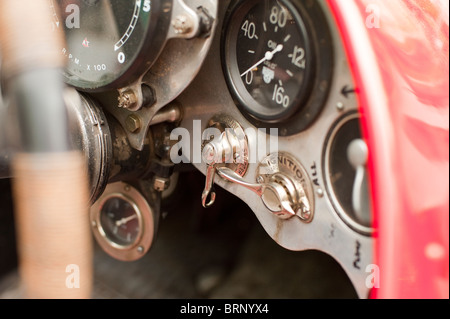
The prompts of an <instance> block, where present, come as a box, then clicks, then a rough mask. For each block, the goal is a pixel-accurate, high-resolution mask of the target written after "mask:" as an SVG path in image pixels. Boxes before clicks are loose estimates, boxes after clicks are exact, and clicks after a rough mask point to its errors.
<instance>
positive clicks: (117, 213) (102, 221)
mask: <svg viewBox="0 0 450 319" xmlns="http://www.w3.org/2000/svg"><path fill="white" fill-rule="evenodd" d="M90 218H91V224H92V229H93V232H94V236H95V238H96V240H97V242H98V243H99V245H100V246H101V247H102V248H103V250H104V251H105V252H107V253H108V254H109V255H111V256H112V257H114V258H116V259H119V260H124V261H133V260H137V259H139V258H141V257H142V256H144V254H145V253H146V252H147V251H148V249H149V248H150V246H151V244H152V241H153V237H154V232H155V231H154V227H155V223H154V217H153V211H152V209H151V208H150V206H149V204H148V201H147V199H146V198H145V197H144V196H143V195H142V193H140V192H139V191H138V190H137V189H136V188H134V187H132V186H130V185H128V184H126V183H114V184H110V185H108V186H107V188H106V189H105V192H104V193H103V195H102V196H101V197H100V198H99V199H98V200H97V201H96V202H95V203H94V205H93V206H92V207H91V213H90Z"/></svg>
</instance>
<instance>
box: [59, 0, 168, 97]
mask: <svg viewBox="0 0 450 319" xmlns="http://www.w3.org/2000/svg"><path fill="white" fill-rule="evenodd" d="M171 3H172V1H169V0H158V1H153V0H127V1H124V0H82V1H80V0H53V2H52V7H53V9H54V12H55V16H54V26H55V27H56V28H63V29H64V33H65V38H66V45H65V47H63V48H61V53H62V54H63V55H64V56H65V57H66V58H67V68H66V73H65V77H66V82H67V83H68V84H71V85H73V86H75V87H77V88H79V89H84V90H101V89H105V88H112V87H114V88H117V87H122V86H126V85H128V84H130V83H132V82H133V81H134V80H136V79H137V77H138V76H139V75H141V74H142V71H143V70H146V69H148V68H149V67H150V66H151V65H152V63H153V62H154V61H155V60H156V58H157V57H158V55H159V53H160V52H161V50H162V47H163V45H164V42H165V40H166V36H167V33H168V29H169V24H170V23H169V22H170V14H171ZM57 12H59V13H60V14H57Z"/></svg>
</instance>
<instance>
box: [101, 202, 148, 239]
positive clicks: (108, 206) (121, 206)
mask: <svg viewBox="0 0 450 319" xmlns="http://www.w3.org/2000/svg"><path fill="white" fill-rule="evenodd" d="M100 223H101V228H102V230H103V232H104V233H105V236H106V238H108V240H110V241H111V242H113V243H114V244H116V245H119V246H125V247H126V246H131V245H133V244H134V243H135V242H136V240H137V239H138V237H139V234H140V228H141V227H140V218H139V215H138V211H137V209H136V208H135V207H134V206H133V205H132V204H131V203H130V202H129V201H127V200H125V199H124V198H122V197H111V198H109V199H108V200H107V201H106V202H105V203H104V204H103V206H102V208H101V211H100Z"/></svg>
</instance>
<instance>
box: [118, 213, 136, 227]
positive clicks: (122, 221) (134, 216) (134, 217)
mask: <svg viewBox="0 0 450 319" xmlns="http://www.w3.org/2000/svg"><path fill="white" fill-rule="evenodd" d="M136 218H137V216H136V215H132V216H130V217H126V218H122V219H121V220H118V221H116V226H117V227H120V226H122V225H123V224H126V223H128V222H130V221H132V220H133V219H136Z"/></svg>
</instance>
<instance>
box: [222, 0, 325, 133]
mask: <svg viewBox="0 0 450 319" xmlns="http://www.w3.org/2000/svg"><path fill="white" fill-rule="evenodd" d="M303 5H304V4H302V1H298V0H292V1H290V0H263V1H260V0H245V1H244V0H237V1H235V2H234V4H233V5H231V6H230V9H229V13H228V16H227V19H226V23H225V28H224V33H223V40H222V61H223V66H224V73H225V76H226V80H227V83H228V86H229V88H230V91H231V93H232V95H233V97H234V99H235V102H236V104H237V105H238V107H240V109H241V111H243V113H244V115H249V117H250V118H253V119H255V120H257V121H260V122H264V123H279V122H283V123H285V122H286V121H289V120H292V118H293V116H294V115H295V114H298V113H299V112H301V111H302V110H303V109H306V108H308V107H309V108H318V109H320V105H319V106H318V107H316V106H317V105H318V104H320V103H321V102H323V100H322V101H313V104H314V105H312V106H308V102H309V100H310V96H311V92H312V91H313V89H314V88H315V87H316V88H317V87H318V82H317V80H318V79H320V78H322V79H323V78H326V79H327V81H325V82H322V85H323V86H324V88H325V90H322V93H324V95H326V87H327V86H328V84H329V82H328V80H329V78H328V75H329V72H331V69H332V68H331V66H330V65H329V63H330V60H331V59H330V56H329V54H330V52H331V50H330V49H329V50H327V51H328V52H327V53H325V55H327V54H328V55H327V56H325V57H323V56H321V55H320V54H319V55H318V54H317V52H318V48H321V46H320V43H323V44H326V45H330V43H331V41H327V40H328V39H329V34H328V33H327V32H326V31H323V30H327V28H326V23H324V22H323V19H324V17H323V14H321V12H320V8H319V7H318V5H317V4H316V3H312V4H311V8H308V9H305V8H303V9H302V6H303ZM310 11H311V13H310ZM318 11H319V13H317V12H318ZM307 15H313V16H314V17H315V18H316V19H315V20H312V18H311V16H307ZM316 16H317V17H316ZM311 21H313V22H311ZM318 25H320V31H319V32H312V31H311V30H312V29H313V28H315V27H317V28H318ZM318 43H319V44H318ZM322 60H326V62H325V63H324V67H327V68H328V70H327V74H321V72H322V70H321V68H322V66H319V65H318V63H319V62H323V61H322ZM322 79H321V80H322ZM308 112H309V113H310V114H309V115H307V117H308V119H311V118H313V117H314V116H313V115H316V113H318V110H314V111H312V112H311V111H309V110H308ZM297 120H298V119H297ZM253 122H254V123H255V121H253ZM297 122H298V121H297ZM256 123H258V122H256ZM295 125H297V126H299V125H303V124H302V123H300V124H294V126H295ZM303 126H306V125H303ZM295 129H297V128H293V130H295Z"/></svg>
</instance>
